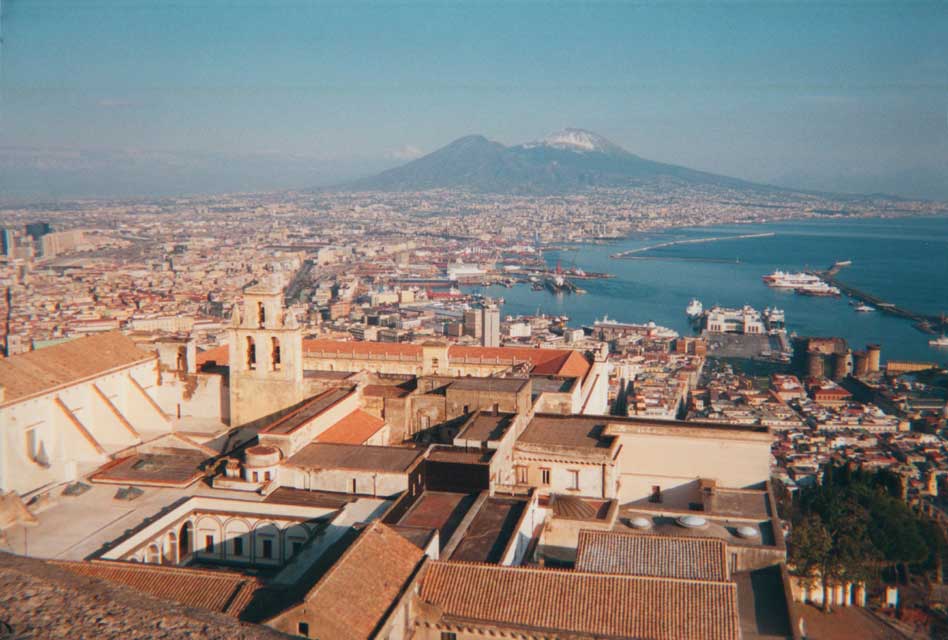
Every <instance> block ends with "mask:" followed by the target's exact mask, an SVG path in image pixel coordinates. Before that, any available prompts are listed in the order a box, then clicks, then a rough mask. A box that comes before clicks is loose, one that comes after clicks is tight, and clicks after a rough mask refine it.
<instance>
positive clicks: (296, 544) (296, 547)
mask: <svg viewBox="0 0 948 640" xmlns="http://www.w3.org/2000/svg"><path fill="white" fill-rule="evenodd" d="M302 550H303V543H302V542H300V541H299V540H294V541H293V555H294V556H295V555H296V554H297V553H299V552H300V551H302Z"/></svg>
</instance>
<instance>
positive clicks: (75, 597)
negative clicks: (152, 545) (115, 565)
mask: <svg viewBox="0 0 948 640" xmlns="http://www.w3.org/2000/svg"><path fill="white" fill-rule="evenodd" d="M0 610H2V611H3V621H4V622H5V623H6V624H7V625H9V626H10V627H12V628H13V630H14V635H15V636H17V637H23V638H96V639H97V640H128V639H129V638H135V639H136V640H158V639H159V638H160V639H161V640H178V639H181V640H184V639H185V638H191V639H193V638H203V639H204V640H225V639H226V640H250V639H251V638H253V639H254V640H261V639H263V638H273V639H277V638H285V637H286V636H285V635H283V634H281V633H279V632H277V631H274V630H273V629H268V628H267V627H263V626H258V625H250V624H246V623H244V622H242V621H240V620H237V619H235V618H234V617H232V616H227V615H223V614H220V613H215V612H213V611H209V610H207V609H202V608H199V607H189V606H185V605H181V604H179V603H177V602H175V601H169V600H163V599H160V598H156V597H154V596H151V595H150V594H148V593H146V592H143V591H139V590H136V589H134V588H131V587H128V586H125V585H124V584H120V583H117V582H111V581H105V580H98V579H96V578H94V577H90V576H87V575H78V574H76V573H74V572H72V571H69V570H68V569H65V568H63V567H62V566H61V565H60V564H56V563H52V562H43V561H40V560H34V559H32V558H24V557H22V556H14V555H11V554H7V553H0ZM0 626H3V625H0Z"/></svg>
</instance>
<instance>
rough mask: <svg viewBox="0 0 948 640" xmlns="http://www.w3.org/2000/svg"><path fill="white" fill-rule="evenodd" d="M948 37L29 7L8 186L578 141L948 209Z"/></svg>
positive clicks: (806, 13) (781, 20)
mask: <svg viewBox="0 0 948 640" xmlns="http://www.w3.org/2000/svg"><path fill="white" fill-rule="evenodd" d="M946 28H948V17H946V15H945V12H944V11H943V10H942V8H941V7H940V6H939V4H938V3H927V2H912V3H898V4H895V3H884V2H855V3H836V4H832V5H822V4H821V5H816V4H811V3H806V4H801V5H786V4H783V3H763V4H754V5H751V4H744V3H731V2H727V3H706V4H704V3H684V2H676V3H666V4H657V3H648V2H636V3H602V4H598V3H597V4H591V5H580V4H576V3H565V4H558V5H540V4H530V3H515V4H507V5H500V4H489V5H488V4H478V5H476V6H470V5H445V4H437V3H364V4H355V5H343V4H338V3H320V4H316V5H310V4H304V3H296V2H256V3H245V4H241V5H238V6H230V5H225V4H222V3H213V2H212V3H207V2H204V3H188V2H183V3H177V4H174V5H164V4H158V3H154V2H137V3H127V2H112V1H102V2H83V3H68V4H67V3H60V2H32V3H26V2H13V3H6V4H5V7H4V13H3V52H4V55H3V58H2V81H0V82H2V87H0V88H2V91H3V121H4V127H3V130H2V132H0V184H2V185H3V187H4V189H3V191H4V192H5V194H6V195H7V197H11V196H12V197H20V198H22V199H30V198H34V197H42V196H47V197H70V196H78V195H103V196H106V195H115V196H132V195H152V194H175V193H202V192H212V193H213V192H226V191H256V190H271V189H286V188H307V187H315V186H326V185H332V184H337V183H340V182H344V181H346V180H350V179H354V178H357V177H361V176H365V175H369V174H371V173H375V172H377V171H379V170H381V169H384V168H388V167H391V166H395V165H398V164H401V163H402V162H405V161H407V160H410V159H413V158H415V157H418V156H420V155H422V154H423V153H428V152H431V151H434V150H435V149H437V148H439V147H441V146H443V145H446V144H448V143H449V142H451V141H452V140H454V139H456V138H460V137H462V136H464V135H468V134H483V135H485V136H486V137H488V138H489V139H492V140H497V141H499V142H502V143H503V144H508V145H510V144H518V143H522V142H527V141H529V140H533V139H537V138H542V137H543V136H545V135H547V134H549V133H551V132H552V131H556V130H559V129H562V128H565V127H571V126H572V127H580V128H585V129H590V130H592V131H596V132H597V133H600V134H602V135H604V136H605V137H607V138H609V139H610V140H612V141H614V142H615V143H617V144H619V145H621V146H623V147H625V148H627V149H628V150H629V151H631V152H632V153H635V154H638V155H641V156H643V157H645V158H649V159H652V160H656V161H661V162H670V163H674V164H681V165H685V166H688V167H692V168H695V169H700V170H706V171H712V172H715V173H721V174H724V175H730V176H734V177H738V178H744V179H748V180H753V181H758V182H765V183H770V184H778V185H781V186H790V187H795V188H812V189H821V190H829V191H849V192H865V193H869V192H887V193H894V194H897V195H905V196H914V197H926V198H934V199H944V198H948V192H946V191H945V187H944V184H945V180H944V177H945V175H946V171H948V151H946V150H948V144H946V143H948V126H946V124H948V123H946V103H945V88H946V83H945V78H946V77H948V62H946V61H948V45H946V44H945V43H946V42H948V39H946V38H944V37H943V35H944V33H945V31H946ZM110 176H111V177H112V179H109V178H110Z"/></svg>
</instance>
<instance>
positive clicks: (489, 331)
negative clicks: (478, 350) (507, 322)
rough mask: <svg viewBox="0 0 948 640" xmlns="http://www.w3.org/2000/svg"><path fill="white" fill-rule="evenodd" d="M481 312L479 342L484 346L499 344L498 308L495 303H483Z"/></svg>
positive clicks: (497, 345) (496, 345)
mask: <svg viewBox="0 0 948 640" xmlns="http://www.w3.org/2000/svg"><path fill="white" fill-rule="evenodd" d="M480 312H481V331H482V338H481V344H482V345H483V346H485V347H499V346H500V308H499V307H498V306H496V305H493V304H491V305H485V306H484V307H482V308H481V309H480Z"/></svg>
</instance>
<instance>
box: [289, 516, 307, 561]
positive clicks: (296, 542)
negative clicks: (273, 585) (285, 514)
mask: <svg viewBox="0 0 948 640" xmlns="http://www.w3.org/2000/svg"><path fill="white" fill-rule="evenodd" d="M309 537H310V529H309V527H307V526H306V525H305V524H303V523H295V524H291V525H290V526H288V527H287V528H286V529H284V530H283V538H284V542H285V544H284V552H283V559H284V560H289V559H290V558H292V557H293V556H294V555H295V554H296V553H297V552H298V551H299V550H300V548H302V546H303V545H304V544H306V542H307V541H308V540H309Z"/></svg>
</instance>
